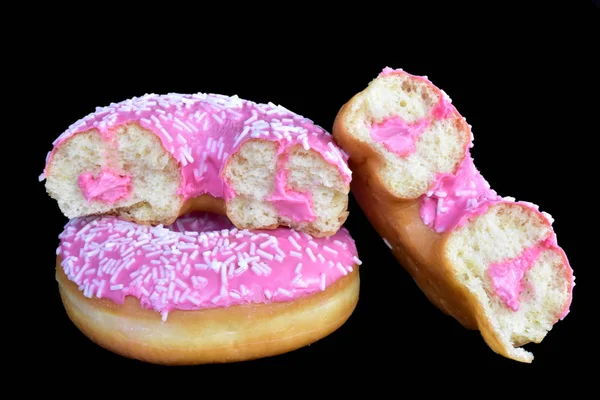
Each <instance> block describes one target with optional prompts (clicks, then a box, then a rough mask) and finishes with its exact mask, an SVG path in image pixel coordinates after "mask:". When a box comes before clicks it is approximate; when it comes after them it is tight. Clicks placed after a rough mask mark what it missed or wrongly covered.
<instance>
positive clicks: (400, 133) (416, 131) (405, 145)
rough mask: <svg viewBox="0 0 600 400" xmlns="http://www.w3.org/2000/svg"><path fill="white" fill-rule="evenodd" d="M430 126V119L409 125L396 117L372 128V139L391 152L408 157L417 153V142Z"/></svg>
mask: <svg viewBox="0 0 600 400" xmlns="http://www.w3.org/2000/svg"><path fill="white" fill-rule="evenodd" d="M428 126H429V119H427V118H423V119H420V120H418V121H416V122H414V123H410V124H409V123H407V122H406V121H404V120H403V119H402V118H400V117H398V116H395V117H391V118H388V119H386V120H384V121H382V122H379V123H375V124H373V125H372V126H371V138H373V140H375V141H376V142H378V143H381V144H383V146H384V147H385V148H386V149H387V150H388V151H390V152H392V153H394V154H397V155H398V156H400V157H406V156H408V155H410V154H412V153H414V152H415V142H416V141H417V138H418V137H419V135H421V134H422V133H423V132H424V131H425V129H427V127H428Z"/></svg>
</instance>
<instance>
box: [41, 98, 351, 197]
mask: <svg viewBox="0 0 600 400" xmlns="http://www.w3.org/2000/svg"><path fill="white" fill-rule="evenodd" d="M132 122H137V123H139V124H140V125H141V126H142V127H144V128H146V129H148V130H150V131H152V132H154V133H155V134H156V135H157V136H158V137H159V138H160V140H161V142H162V144H163V146H164V148H165V149H166V150H167V151H168V152H170V153H171V154H172V155H173V156H174V157H175V159H177V160H178V161H179V164H180V167H181V173H182V178H183V179H182V183H181V186H180V189H179V192H180V194H181V195H182V196H183V197H184V199H188V198H192V197H196V196H198V195H201V194H205V193H207V194H211V195H212V196H214V197H218V198H225V199H227V200H229V199H230V198H232V197H234V196H235V193H234V192H233V191H232V190H231V188H229V187H228V185H227V183H226V182H224V181H223V179H222V177H221V172H222V170H223V166H224V165H225V163H226V162H227V160H228V158H229V156H230V155H231V154H233V153H235V152H236V151H237V150H238V149H239V147H240V146H241V145H242V144H243V143H244V142H246V141H247V140H251V139H263V140H269V141H272V142H276V143H278V145H279V147H280V148H283V149H284V150H287V149H289V148H290V147H291V146H302V147H303V148H304V149H305V150H310V149H312V150H314V151H316V152H317V153H319V154H320V155H321V156H322V157H323V159H324V160H325V161H326V162H328V163H330V164H332V165H334V166H336V167H337V168H338V170H339V171H340V175H341V176H342V178H343V179H344V182H345V183H346V184H349V183H350V180H351V174H352V172H351V171H350V169H349V168H348V164H347V160H348V155H347V154H345V153H344V152H343V151H341V150H340V149H339V148H338V147H337V146H336V145H335V143H334V142H333V138H332V137H331V135H330V134H329V133H328V132H327V131H325V130H324V129H323V128H321V127H319V126H317V125H315V124H314V123H313V122H312V121H311V120H310V119H308V118H304V117H302V116H300V115H298V114H295V113H293V112H291V111H289V110H287V109H286V108H284V107H282V106H277V105H275V104H272V103H269V104H258V103H254V102H251V101H247V100H243V99H240V98H239V97H237V96H232V97H228V96H223V95H218V94H204V93H197V94H191V95H182V94H176V93H171V94H168V95H156V94H147V95H144V96H142V97H137V98H133V99H129V100H125V101H123V102H120V103H116V104H112V105H110V106H109V107H98V108H97V110H96V112H94V113H92V114H90V115H88V116H86V117H85V118H83V119H81V120H79V121H77V122H75V123H74V124H73V125H71V127H69V129H68V130H67V131H65V132H64V133H63V134H61V135H60V136H59V137H58V138H57V139H56V140H55V141H54V143H53V145H54V148H53V150H52V152H51V153H50V154H49V155H48V157H47V158H46V169H47V167H48V163H49V162H50V160H51V158H52V155H53V154H54V152H55V151H56V149H57V147H58V146H60V144H61V143H62V142H63V141H64V140H65V139H67V138H69V137H71V136H72V135H74V134H76V133H79V132H84V131H87V130H90V129H96V130H98V131H99V133H100V135H101V136H102V137H103V138H104V139H105V140H107V141H110V140H111V138H113V136H114V133H115V132H116V128H117V127H118V126H120V125H123V124H127V123H132ZM43 175H44V174H42V176H41V178H40V179H43V178H44V176H43Z"/></svg>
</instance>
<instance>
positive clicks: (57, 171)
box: [40, 93, 351, 237]
mask: <svg viewBox="0 0 600 400" xmlns="http://www.w3.org/2000/svg"><path fill="white" fill-rule="evenodd" d="M53 146H54V147H53V149H52V151H51V152H49V153H48V157H47V159H46V167H45V169H44V173H43V174H42V175H41V176H40V180H43V179H46V184H45V186H46V190H47V192H48V194H49V195H50V196H51V197H52V198H54V199H55V200H56V201H57V202H58V205H59V207H60V210H61V211H62V212H63V214H64V215H65V216H66V217H68V218H75V217H82V216H90V215H100V214H110V215H116V216H119V217H121V218H123V219H128V220H131V221H135V222H137V223H139V224H150V225H156V224H171V223H173V222H174V221H175V219H176V218H177V217H178V216H180V215H183V214H185V213H188V212H191V211H194V210H196V211H210V212H216V213H219V214H223V215H227V216H228V217H229V219H230V220H231V221H232V222H233V224H234V225H235V226H236V227H238V228H239V229H273V228H276V227H278V226H287V227H291V228H294V229H296V230H299V231H304V232H308V233H310V234H311V235H314V236H319V237H322V236H329V235H332V234H334V233H335V232H337V230H338V229H339V228H340V227H341V226H342V225H343V223H344V222H345V220H346V218H347V215H348V212H347V205H348V192H349V184H350V181H351V171H350V169H349V168H348V165H347V155H346V154H345V153H344V152H343V151H341V150H340V149H339V148H338V147H337V146H336V145H335V143H334V142H333V140H332V137H331V135H330V134H329V133H328V132H326V131H325V130H324V129H322V128H321V127H319V126H317V125H315V124H313V122H312V121H311V120H309V119H307V118H304V117H302V116H300V115H297V114H295V113H293V112H291V111H289V110H287V109H285V108H284V107H282V106H276V105H274V104H272V103H269V104H257V103H254V102H251V101H246V100H242V99H240V98H238V97H237V96H232V97H228V96H224V95H217V94H203V93H198V94H192V95H181V94H168V95H155V94H149V95H144V96H142V97H139V98H133V99H130V100H126V101H123V102H120V103H117V104H115V103H113V104H111V105H110V106H108V107H98V108H97V109H96V111H95V112H94V113H92V114H90V115H88V116H86V117H85V118H83V119H81V120H79V121H77V122H75V123H74V124H73V125H71V127H69V129H68V130H67V131H66V132H64V133H63V134H62V135H60V136H59V137H58V139H56V140H55V141H54V143H53Z"/></svg>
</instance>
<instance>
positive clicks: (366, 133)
mask: <svg viewBox="0 0 600 400" xmlns="http://www.w3.org/2000/svg"><path fill="white" fill-rule="evenodd" d="M333 135H334V137H335V139H336V141H338V143H340V145H341V146H342V147H343V148H344V149H345V150H346V151H347V152H348V153H349V154H350V157H351V161H352V163H354V164H355V165H358V164H361V163H362V162H364V161H365V160H369V161H370V160H372V159H373V158H372V157H368V156H369V155H368V154H365V153H362V152H361V149H364V145H365V144H366V145H368V146H370V148H371V149H372V150H373V151H375V152H376V153H378V155H379V157H378V161H379V162H380V163H381V165H380V168H374V169H377V171H378V174H379V178H380V180H381V181H382V182H383V183H384V185H385V186H386V189H387V190H388V191H389V192H390V193H392V194H393V195H395V196H396V197H398V198H403V199H415V198H418V197H419V196H421V195H422V194H424V193H425V192H426V191H427V190H428V189H429V188H430V187H431V185H432V184H433V183H434V182H435V180H436V177H437V176H438V175H439V174H444V173H453V172H454V171H455V170H456V168H457V167H458V165H459V163H460V162H461V160H462V159H463V158H464V156H465V154H466V152H467V151H468V147H469V144H470V142H471V131H470V128H469V126H468V124H467V123H466V121H465V119H464V118H463V117H462V116H460V115H459V113H458V112H457V111H456V109H455V108H454V106H452V105H451V104H450V99H449V97H448V96H447V95H446V94H445V93H444V92H443V91H441V90H440V89H438V88H437V87H436V86H434V85H433V84H432V83H431V82H430V81H429V80H428V79H427V78H425V77H419V76H414V75H411V74H408V73H406V72H403V71H401V70H391V69H385V70H384V71H383V72H382V73H381V74H380V75H379V76H378V77H377V78H375V79H374V80H373V81H371V83H370V84H369V85H368V87H367V88H366V89H364V90H363V91H362V92H360V93H358V94H356V95H355V96H354V97H353V98H352V99H351V100H350V101H349V102H348V103H346V105H345V106H344V108H343V109H342V110H341V111H340V113H339V114H338V118H337V119H336V121H335V125H334V128H333ZM351 141H357V142H359V143H360V144H362V146H354V145H352V143H350V142H351Z"/></svg>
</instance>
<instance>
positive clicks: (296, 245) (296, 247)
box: [288, 236, 302, 250]
mask: <svg viewBox="0 0 600 400" xmlns="http://www.w3.org/2000/svg"><path fill="white" fill-rule="evenodd" d="M288 240H289V242H290V243H291V244H292V246H294V248H295V249H296V250H302V247H301V246H300V245H299V244H298V242H296V239H294V238H293V237H292V236H290V237H288Z"/></svg>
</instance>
